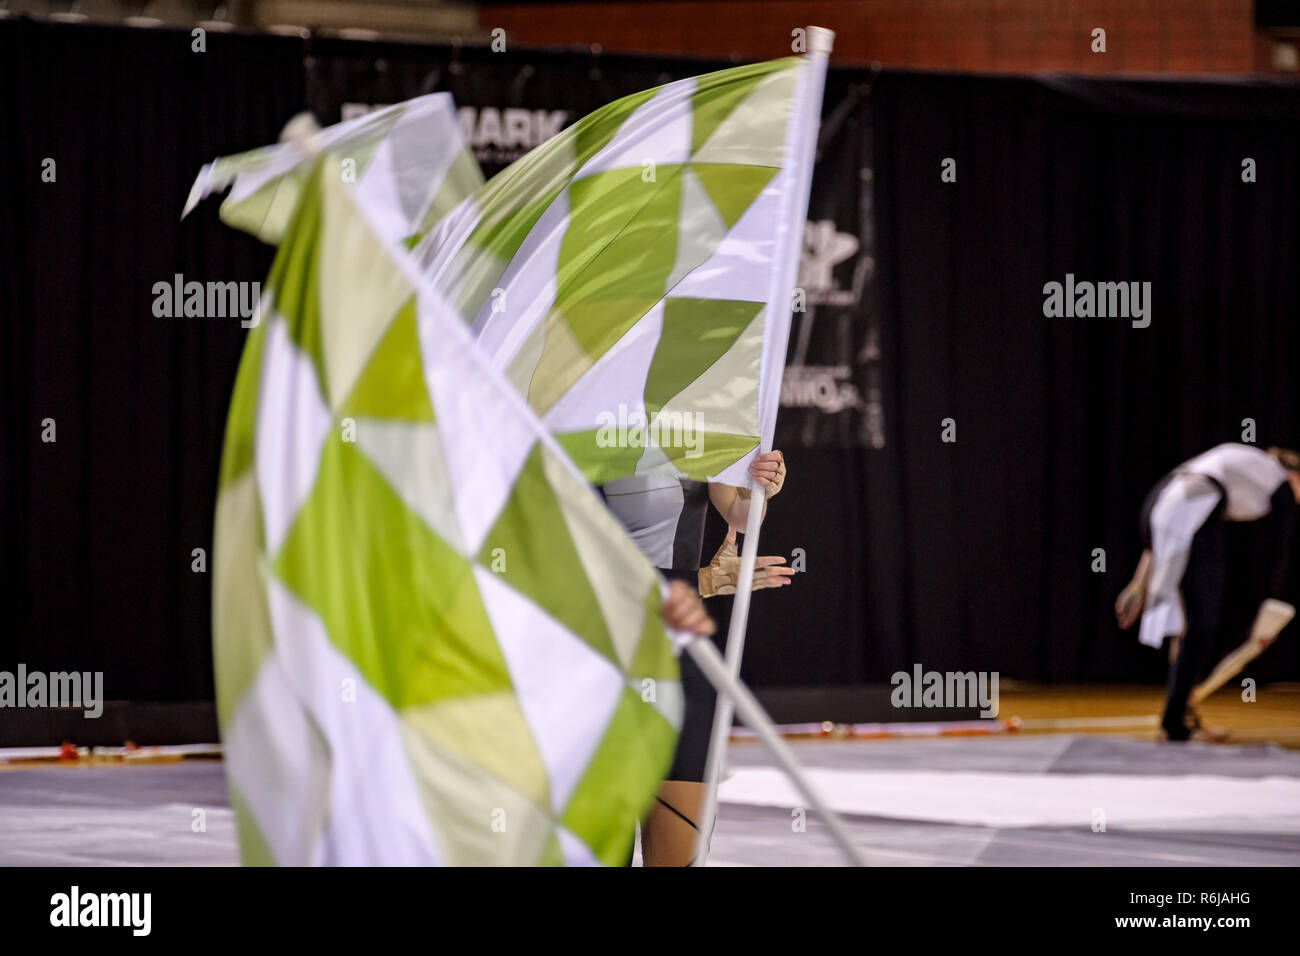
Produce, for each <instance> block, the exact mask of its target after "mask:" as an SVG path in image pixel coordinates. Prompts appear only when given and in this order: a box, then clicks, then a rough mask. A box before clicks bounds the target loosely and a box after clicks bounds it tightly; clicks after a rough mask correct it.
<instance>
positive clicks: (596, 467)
mask: <svg viewBox="0 0 1300 956" xmlns="http://www.w3.org/2000/svg"><path fill="white" fill-rule="evenodd" d="M811 82H813V79H812V71H810V70H809V69H807V61H805V60H803V59H800V58H789V59H785V60H776V61H771V62H767V63H759V64H753V65H749V66H742V67H737V68H735V69H730V70H723V71H720V72H718V73H711V74H708V75H705V76H700V77H693V78H690V79H686V80H681V81H679V82H676V83H670V84H667V85H665V86H662V87H659V88H657V89H654V90H648V91H645V92H643V93H638V94H635V95H633V96H629V97H625V98H624V99H621V100H618V101H616V102H614V103H611V104H609V105H607V106H605V107H603V108H602V109H599V110H597V111H596V112H594V113H592V114H591V115H589V116H587V117H585V118H584V119H582V120H580V121H579V122H578V123H576V124H575V125H573V126H572V127H570V128H569V129H567V130H565V131H563V132H561V133H559V134H558V135H556V136H554V137H552V138H551V139H550V140H549V141H547V142H546V143H544V144H542V145H541V146H539V147H538V148H536V149H534V150H533V151H532V152H530V153H529V154H527V155H526V156H524V157H523V158H521V159H520V160H519V161H518V162H516V163H515V164H513V165H512V166H510V167H509V168H507V169H506V170H504V171H502V172H501V173H499V174H498V175H497V176H495V177H493V179H492V180H491V181H490V182H488V183H487V184H486V185H484V186H483V187H482V188H481V189H479V190H478V191H477V192H476V193H475V194H474V196H473V197H471V198H470V199H469V200H467V201H466V202H465V203H463V204H462V205H460V206H458V207H457V208H456V209H455V210H454V211H453V212H452V213H451V214H450V215H448V216H447V217H446V218H445V219H443V220H442V221H440V222H438V223H437V224H436V226H434V228H433V229H431V230H430V231H429V232H428V233H427V234H426V235H425V236H424V237H423V238H422V239H421V240H419V242H418V243H417V244H416V247H415V251H416V256H417V258H418V259H419V260H420V263H421V266H422V268H424V269H425V271H426V274H427V275H428V276H429V277H430V279H431V280H432V281H433V283H434V285H435V286H436V287H437V288H439V289H440V290H441V291H442V292H443V293H444V294H445V295H446V296H447V298H448V299H449V300H451V301H452V302H454V303H455V304H456V306H457V308H458V309H459V310H460V312H461V315H462V317H463V318H464V319H465V321H466V322H468V323H469V324H470V326H471V328H472V329H473V332H474V335H475V337H476V340H477V341H478V342H479V343H480V345H481V346H482V348H483V349H484V351H485V353H486V354H487V355H488V357H489V359H490V361H491V362H492V364H493V365H494V366H495V367H497V368H499V369H501V370H502V371H503V372H504V373H505V374H506V377H507V379H508V380H509V381H510V382H511V384H513V385H514V386H515V387H516V388H517V389H518V390H519V392H520V394H522V395H523V396H524V397H525V398H526V399H527V401H528V403H529V405H530V406H531V407H532V409H533V410H534V411H535V412H536V413H537V414H538V415H539V416H540V417H541V418H542V420H543V422H544V423H545V424H546V425H547V427H548V428H550V429H551V431H552V432H553V433H554V434H555V436H556V438H557V440H558V441H559V442H560V444H561V445H562V446H563V448H564V449H565V451H566V452H567V453H568V454H569V455H570V457H572V458H573V460H574V462H575V463H576V464H577V465H578V466H579V467H580V468H581V469H582V471H583V473H584V474H585V475H586V476H587V477H588V479H590V480H591V481H593V482H596V483H603V482H606V481H610V480H613V479H615V478H620V477H626V476H628V475H632V474H653V473H665V474H672V475H675V476H678V477H689V478H695V479H701V478H707V479H710V480H721V481H727V482H728V483H730V484H735V485H745V484H748V478H747V475H746V468H747V466H748V463H749V461H750V460H751V459H752V457H753V456H754V455H755V454H756V453H757V450H758V448H759V446H760V444H763V443H770V439H771V434H770V432H771V428H772V425H773V424H774V422H775V413H776V404H777V401H778V392H779V388H780V380H781V373H782V370H783V369H782V366H783V363H784V358H785V357H784V354H783V352H784V344H785V342H786V340H787V338H788V331H789V322H790V306H791V299H790V297H791V295H792V294H793V289H787V288H783V287H782V282H783V281H784V272H783V271H782V270H784V269H785V267H786V260H787V258H788V256H787V255H786V252H787V251H788V250H787V249H786V246H787V245H789V244H790V243H791V242H796V241H798V238H799V237H798V235H797V234H796V232H797V231H796V232H791V230H790V229H787V228H786V225H784V224H787V223H788V221H789V220H792V219H793V218H794V216H795V215H796V213H795V212H794V210H795V208H796V207H797V205H798V202H797V199H798V197H796V196H795V193H797V192H798V190H799V189H800V188H803V187H802V186H801V184H804V183H806V181H807V179H806V175H805V173H806V170H803V169H801V168H798V167H799V166H800V163H801V162H804V161H805V160H803V159H802V158H801V157H800V156H799V155H798V148H797V147H798V143H797V137H796V136H794V135H793V132H792V131H793V129H794V126H795V120H796V118H797V114H798V112H799V109H801V108H803V109H807V108H808V107H807V104H804V103H803V99H806V98H807V97H802V94H803V93H804V91H805V89H806V88H807V84H809V83H811ZM801 97H802V98H801ZM812 108H813V109H816V108H817V106H816V105H813V107H812ZM647 332H649V333H651V334H647ZM629 351H637V352H640V353H642V355H641V358H640V361H639V362H638V361H636V360H634V359H633V357H632V356H629V355H628V354H627V353H628V352H629ZM609 361H617V363H618V366H619V367H620V368H623V367H629V365H630V366H631V367H633V368H635V367H637V366H639V367H640V368H642V369H646V370H648V372H647V374H646V375H645V376H644V377H643V376H639V375H630V376H626V377H624V376H621V375H618V374H610V372H611V369H609V368H607V367H606V366H607V364H608V362H609ZM640 415H647V416H649V417H648V420H647V421H646V422H645V423H644V424H645V425H648V426H649V427H648V428H644V427H643V429H642V432H641V433H640V434H642V435H644V438H643V439H642V440H641V443H640V444H637V443H636V440H635V439H632V440H631V441H629V435H631V434H632V432H631V430H630V429H629V428H628V427H626V425H625V423H626V421H627V420H628V418H629V417H631V418H632V419H634V420H639V416H640ZM760 423H762V424H760ZM615 424H617V425H618V427H619V428H621V431H620V432H619V433H618V434H615V433H614V432H612V431H611V426H613V425H615ZM634 424H635V422H634ZM685 432H690V433H692V434H693V440H690V441H687V440H685V439H686V438H687V437H688V436H687V435H686V434H684V433H685ZM656 445H660V446H662V448H659V447H656Z"/></svg>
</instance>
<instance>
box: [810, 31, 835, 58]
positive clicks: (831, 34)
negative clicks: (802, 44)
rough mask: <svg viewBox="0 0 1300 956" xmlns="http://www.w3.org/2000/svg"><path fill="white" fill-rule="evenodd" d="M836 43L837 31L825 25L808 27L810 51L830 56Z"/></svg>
mask: <svg viewBox="0 0 1300 956" xmlns="http://www.w3.org/2000/svg"><path fill="white" fill-rule="evenodd" d="M834 45H835V31H834V30H827V29H826V28H825V27H811V26H810V27H809V28H808V52H809V53H820V54H822V55H823V56H830V52H831V47H833V46H834Z"/></svg>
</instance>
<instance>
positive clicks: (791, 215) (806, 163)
mask: <svg viewBox="0 0 1300 956" xmlns="http://www.w3.org/2000/svg"><path fill="white" fill-rule="evenodd" d="M807 41H808V47H807V50H808V61H809V65H810V70H809V74H808V79H807V85H806V86H805V88H804V89H803V90H802V91H801V96H800V100H799V102H798V103H796V104H795V108H794V114H793V116H792V119H791V123H790V134H789V135H790V139H789V146H788V151H787V162H789V163H790V164H791V165H792V166H793V169H794V176H795V179H796V182H794V183H793V184H791V186H790V192H789V194H788V195H789V202H790V205H789V207H788V208H787V210H786V215H784V216H782V217H781V221H780V222H779V223H778V229H779V230H781V231H779V232H778V234H777V235H778V237H779V238H778V242H779V244H780V248H781V250H782V256H783V259H782V262H781V268H780V269H776V270H773V273H772V284H771V287H770V288H769V289H768V300H767V302H768V304H767V308H768V320H769V321H773V323H774V324H773V327H774V328H780V329H782V330H783V331H781V332H780V333H779V334H773V335H771V336H770V337H769V339H768V340H767V341H765V342H764V345H763V348H764V359H765V361H764V362H763V365H764V368H768V369H771V372H770V373H769V378H775V383H774V386H773V388H772V389H770V390H769V394H768V396H766V401H765V406H764V407H762V408H760V409H759V429H760V430H759V434H761V435H767V436H769V437H770V436H771V434H772V431H773V429H774V428H775V425H776V412H777V398H778V393H779V392H780V385H781V372H782V370H783V369H784V363H785V352H786V346H787V344H788V341H789V337H790V308H791V304H792V303H791V296H792V295H793V294H794V284H795V281H796V279H797V278H798V272H799V258H800V256H801V254H802V252H803V233H804V223H805V221H806V220H807V218H808V194H809V192H810V190H811V188H812V170H813V165H814V163H815V161H816V158H817V131H818V129H819V128H820V126H821V110H822V93H823V91H824V89H825V86H826V65H827V60H828V59H829V58H830V53H831V46H832V44H833V43H834V41H835V33H834V32H833V31H831V30H826V29H824V28H822V27H808V28H807ZM777 310H783V311H782V313H781V318H784V320H785V321H784V323H777V322H775V318H774V317H775V316H776V313H777ZM769 350H770V351H769ZM768 359H771V360H772V361H768ZM767 450H771V446H770V444H769V445H768V447H767ZM749 489H750V490H749V515H748V519H747V521H746V523H745V544H744V547H743V548H742V549H741V554H740V578H739V580H738V581H737V582H736V598H735V603H734V604H732V608H731V626H730V627H729V628H728V629H727V669H728V671H729V673H730V676H731V678H732V679H733V680H734V681H735V682H736V683H737V686H739V681H740V660H741V656H742V655H743V654H744V652H745V626H746V624H747V623H748V620H749V596H750V592H751V590H752V588H753V582H754V562H755V560H756V559H757V557H758V531H759V527H760V526H761V524H762V521H763V505H764V503H765V502H766V500H767V496H766V492H765V491H764V490H763V488H762V487H761V486H760V485H759V484H758V482H757V481H754V480H752V479H751V480H750V483H749ZM692 656H694V655H692ZM714 683H715V685H716V683H717V682H716V681H715V682H714ZM733 716H734V707H733V705H732V701H731V698H730V697H726V698H723V697H720V698H719V700H718V706H717V707H716V708H715V709H714V712H713V729H712V733H711V734H710V737H709V755H708V758H707V761H706V763H705V770H704V783H705V787H704V806H703V812H702V813H701V815H700V832H699V836H698V838H697V839H696V844H695V859H697V860H699V862H700V865H701V866H703V865H704V863H705V862H706V861H707V860H708V857H709V835H710V834H711V833H712V832H713V822H714V820H715V819H716V817H717V812H718V781H719V779H720V777H721V775H722V763H723V760H724V759H725V756H726V751H727V739H728V737H729V736H730V734H731V720H732V717H733ZM742 719H743V715H742ZM777 739H778V740H779V739H780V738H779V737H778V738H777Z"/></svg>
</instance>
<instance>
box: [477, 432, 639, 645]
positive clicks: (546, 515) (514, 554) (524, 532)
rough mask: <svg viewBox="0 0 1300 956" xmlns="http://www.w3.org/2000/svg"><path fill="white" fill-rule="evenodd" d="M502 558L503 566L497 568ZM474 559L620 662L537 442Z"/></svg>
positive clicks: (583, 639) (577, 635)
mask: <svg viewBox="0 0 1300 956" xmlns="http://www.w3.org/2000/svg"><path fill="white" fill-rule="evenodd" d="M498 549H499V550H498ZM502 559H504V570H500V569H501V568H502ZM478 561H479V563H480V564H481V565H483V567H485V568H489V569H492V570H494V571H496V573H497V574H499V575H500V576H501V579H502V580H503V581H504V582H505V583H506V584H508V585H509V586H510V587H512V588H514V589H515V590H516V591H518V592H520V593H521V594H523V595H525V596H526V597H528V598H529V599H530V600H531V601H532V602H533V603H534V604H536V605H537V606H538V607H540V608H541V609H542V610H544V611H545V612H546V613H547V614H549V615H550V616H551V617H553V618H555V620H557V621H558V622H559V623H560V624H562V625H564V626H565V627H566V628H568V629H569V630H570V631H571V632H572V633H573V634H574V636H575V637H578V638H579V639H580V640H582V641H584V642H586V643H587V644H588V645H590V646H591V648H592V649H593V650H595V651H596V652H597V653H599V654H601V655H602V656H604V657H605V658H607V659H608V660H609V661H610V662H611V663H612V664H614V666H615V667H618V666H619V659H618V654H617V653H616V652H615V650H614V641H613V639H612V638H611V637H610V634H609V628H608V627H607V626H606V624H605V616H604V614H603V613H602V612H601V609H600V602H599V601H597V600H596V595H595V592H594V591H592V588H591V581H590V580H589V579H588V578H587V572H586V570H585V569H584V568H583V566H582V558H581V557H580V556H579V555H578V548H577V545H575V544H574V543H573V536H572V535H570V533H569V526H568V525H567V524H566V523H565V520H564V512H563V511H562V510H561V509H560V503H559V502H558V501H557V500H556V499H555V492H554V490H553V489H552V488H551V485H550V482H548V481H547V480H546V474H545V471H544V470H543V465H542V456H541V446H540V445H535V446H533V450H532V452H531V453H530V454H529V456H528V459H527V461H525V462H524V466H523V468H521V469H520V471H519V477H518V478H516V479H515V486H514V488H513V489H511V492H510V498H509V499H508V500H507V501H506V503H505V507H503V508H502V509H501V514H500V515H498V516H497V520H496V524H495V525H494V526H493V528H492V531H491V532H490V533H489V534H488V536H487V538H485V539H484V541H483V547H482V549H481V550H480V551H479V556H478Z"/></svg>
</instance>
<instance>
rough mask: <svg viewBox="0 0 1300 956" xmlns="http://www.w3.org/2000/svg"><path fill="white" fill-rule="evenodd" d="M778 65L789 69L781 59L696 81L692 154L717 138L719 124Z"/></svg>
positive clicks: (693, 101) (715, 74) (692, 106)
mask: <svg viewBox="0 0 1300 956" xmlns="http://www.w3.org/2000/svg"><path fill="white" fill-rule="evenodd" d="M775 64H780V66H779V68H780V69H785V68H786V64H783V63H782V61H780V60H774V61H764V62H763V63H755V64H752V65H749V66H743V67H735V68H732V69H730V70H719V71H718V72H717V73H708V74H706V75H704V76H701V77H699V78H698V79H697V80H696V87H695V93H694V94H693V95H692V96H691V111H692V113H693V114H694V115H693V119H694V122H693V123H692V125H691V153H692V155H693V154H694V153H695V151H696V150H697V149H699V148H700V147H701V146H703V145H704V143H705V142H706V141H707V140H708V138H709V137H710V136H712V135H713V131H714V130H715V129H717V128H718V124H720V123H721V122H722V121H723V120H724V119H726V118H727V117H728V116H730V115H731V111H732V110H734V109H735V108H736V107H737V106H739V105H740V103H741V101H743V100H744V99H745V97H747V96H749V94H750V93H751V92H753V90H754V87H755V86H757V85H758V81H759V80H761V79H763V77H765V76H767V74H768V73H771V72H772V71H773V66H774V65H775Z"/></svg>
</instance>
